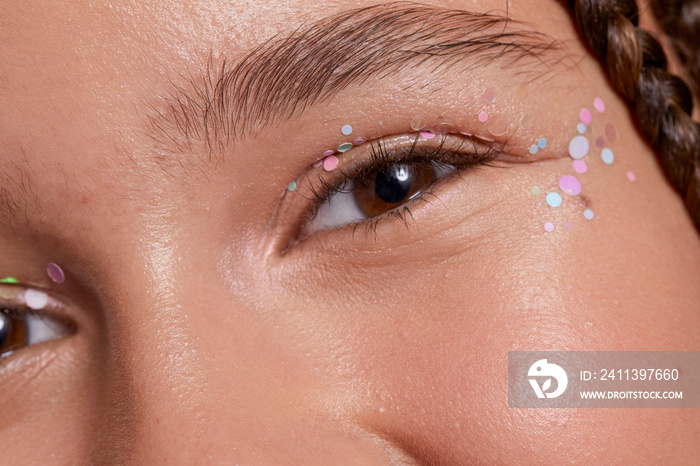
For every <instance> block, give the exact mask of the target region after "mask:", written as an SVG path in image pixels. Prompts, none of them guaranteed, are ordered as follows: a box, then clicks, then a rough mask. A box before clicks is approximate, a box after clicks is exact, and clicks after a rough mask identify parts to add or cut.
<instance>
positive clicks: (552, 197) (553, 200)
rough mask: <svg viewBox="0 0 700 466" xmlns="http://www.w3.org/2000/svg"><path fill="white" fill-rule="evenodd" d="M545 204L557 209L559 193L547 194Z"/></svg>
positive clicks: (559, 200) (559, 202)
mask: <svg viewBox="0 0 700 466" xmlns="http://www.w3.org/2000/svg"><path fill="white" fill-rule="evenodd" d="M547 204H549V205H550V206H552V207H559V206H560V205H561V195H560V194H559V193H549V194H547Z"/></svg>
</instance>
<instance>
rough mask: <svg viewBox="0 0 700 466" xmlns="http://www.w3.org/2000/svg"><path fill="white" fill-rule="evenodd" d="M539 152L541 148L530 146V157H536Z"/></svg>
mask: <svg viewBox="0 0 700 466" xmlns="http://www.w3.org/2000/svg"><path fill="white" fill-rule="evenodd" d="M539 151H540V148H539V147H537V146H534V145H533V146H530V155H535V154H536V153H538V152H539Z"/></svg>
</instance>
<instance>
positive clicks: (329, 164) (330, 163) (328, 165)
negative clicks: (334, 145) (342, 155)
mask: <svg viewBox="0 0 700 466" xmlns="http://www.w3.org/2000/svg"><path fill="white" fill-rule="evenodd" d="M336 168H338V157H336V156H335V155H331V156H330V157H326V158H325V159H324V160H323V169H324V170H326V171H327V172H332V171H333V170H335V169H336Z"/></svg>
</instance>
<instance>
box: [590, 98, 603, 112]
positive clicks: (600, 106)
mask: <svg viewBox="0 0 700 466" xmlns="http://www.w3.org/2000/svg"><path fill="white" fill-rule="evenodd" d="M593 106H594V107H595V109H596V110H598V112H600V113H605V102H603V99H601V98H600V97H596V99H595V100H594V101H593Z"/></svg>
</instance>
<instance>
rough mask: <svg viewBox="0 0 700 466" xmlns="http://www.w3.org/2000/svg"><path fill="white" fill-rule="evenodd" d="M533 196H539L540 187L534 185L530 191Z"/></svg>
mask: <svg viewBox="0 0 700 466" xmlns="http://www.w3.org/2000/svg"><path fill="white" fill-rule="evenodd" d="M530 192H531V193H532V195H533V196H539V195H540V193H541V192H542V190H541V189H540V187H539V186H534V187H533V188H532V190H531V191H530Z"/></svg>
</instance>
